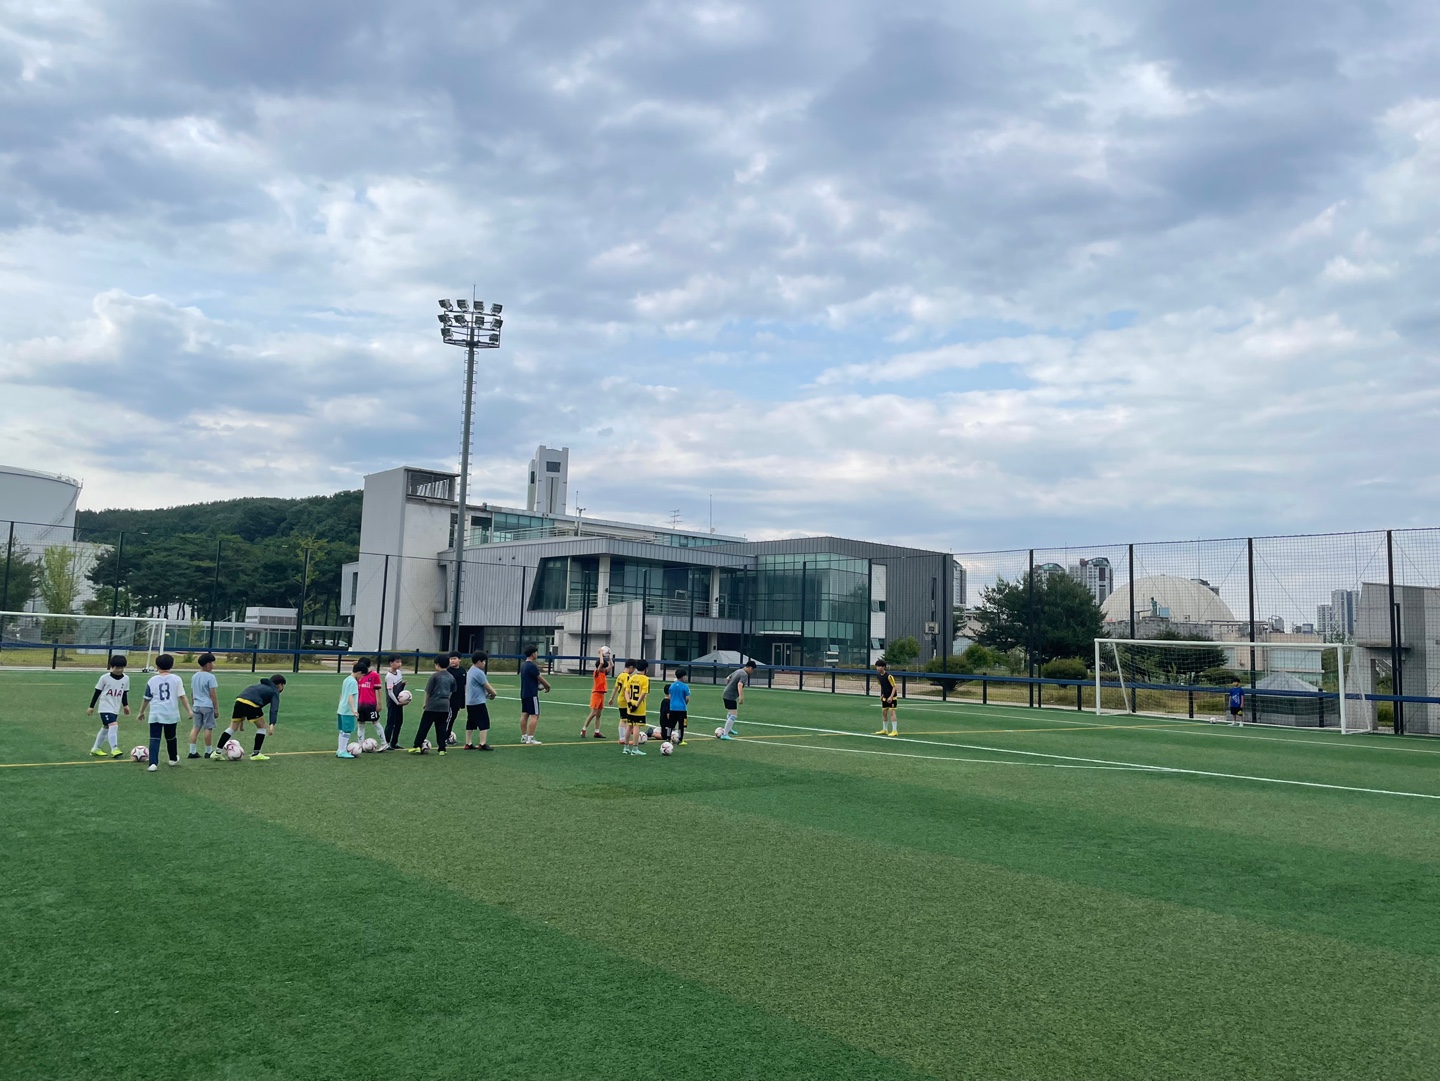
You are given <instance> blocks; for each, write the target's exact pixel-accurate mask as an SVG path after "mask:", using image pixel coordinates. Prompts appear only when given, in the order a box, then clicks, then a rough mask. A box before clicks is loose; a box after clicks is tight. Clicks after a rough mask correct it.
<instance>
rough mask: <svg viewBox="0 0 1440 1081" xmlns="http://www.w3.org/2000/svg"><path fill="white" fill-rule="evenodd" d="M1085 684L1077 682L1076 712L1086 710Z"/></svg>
mask: <svg viewBox="0 0 1440 1081" xmlns="http://www.w3.org/2000/svg"><path fill="white" fill-rule="evenodd" d="M1084 686H1085V685H1084V684H1083V683H1077V684H1075V712H1076V713H1084V712H1085V698H1084V695H1085V691H1084V689H1083V688H1084Z"/></svg>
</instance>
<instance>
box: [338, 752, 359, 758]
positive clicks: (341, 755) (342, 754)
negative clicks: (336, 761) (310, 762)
mask: <svg viewBox="0 0 1440 1081" xmlns="http://www.w3.org/2000/svg"><path fill="white" fill-rule="evenodd" d="M335 757H336V758H354V757H355V756H354V755H353V754H351V753H350V752H349V751H336V752H335Z"/></svg>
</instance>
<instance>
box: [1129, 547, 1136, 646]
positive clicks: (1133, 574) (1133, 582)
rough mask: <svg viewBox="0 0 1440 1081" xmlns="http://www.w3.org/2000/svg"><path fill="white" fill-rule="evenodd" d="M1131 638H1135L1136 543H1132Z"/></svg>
mask: <svg viewBox="0 0 1440 1081" xmlns="http://www.w3.org/2000/svg"><path fill="white" fill-rule="evenodd" d="M1129 559H1130V640H1131V641H1132V642H1133V641H1134V640H1135V545H1133V544H1132V545H1130V553H1129Z"/></svg>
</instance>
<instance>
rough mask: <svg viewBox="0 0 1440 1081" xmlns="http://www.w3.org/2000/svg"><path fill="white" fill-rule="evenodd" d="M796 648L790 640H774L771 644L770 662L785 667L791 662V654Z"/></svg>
mask: <svg viewBox="0 0 1440 1081" xmlns="http://www.w3.org/2000/svg"><path fill="white" fill-rule="evenodd" d="M793 649H794V646H792V645H791V644H790V643H789V642H774V643H772V644H771V646H770V663H771V664H773V665H777V666H780V667H784V666H785V665H788V664H790V663H791V661H790V654H791V651H792V650H793Z"/></svg>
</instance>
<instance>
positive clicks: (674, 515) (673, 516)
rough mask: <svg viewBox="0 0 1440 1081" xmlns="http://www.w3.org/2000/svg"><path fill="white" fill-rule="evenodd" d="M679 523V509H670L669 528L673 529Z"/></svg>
mask: <svg viewBox="0 0 1440 1081" xmlns="http://www.w3.org/2000/svg"><path fill="white" fill-rule="evenodd" d="M679 525H680V511H679V510H678V509H677V510H672V511H671V512H670V528H671V529H675V528H676V527H677V526H679Z"/></svg>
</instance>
